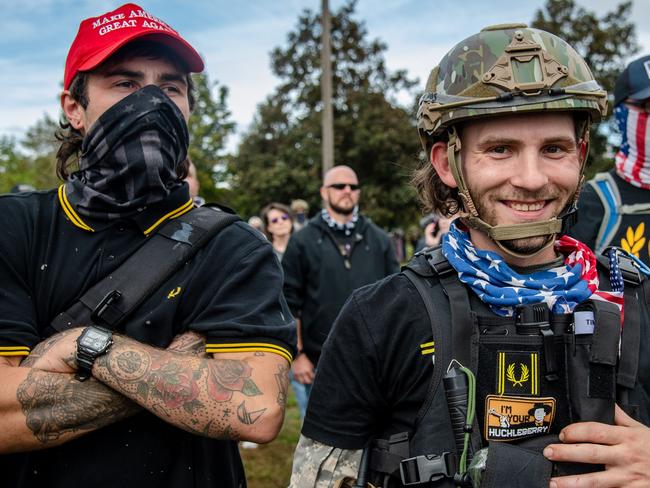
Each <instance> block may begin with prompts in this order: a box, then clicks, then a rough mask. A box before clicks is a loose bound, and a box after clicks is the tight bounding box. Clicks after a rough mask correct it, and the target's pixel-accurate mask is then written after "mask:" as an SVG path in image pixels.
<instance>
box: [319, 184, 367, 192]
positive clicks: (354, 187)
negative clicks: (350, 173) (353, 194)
mask: <svg viewBox="0 0 650 488" xmlns="http://www.w3.org/2000/svg"><path fill="white" fill-rule="evenodd" d="M346 186H349V187H350V190H352V191H357V190H358V189H359V188H361V187H360V186H359V185H355V184H353V183H332V184H331V185H327V188H334V189H335V190H345V187H346Z"/></svg>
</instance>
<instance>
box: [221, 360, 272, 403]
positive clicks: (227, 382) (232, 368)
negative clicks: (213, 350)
mask: <svg viewBox="0 0 650 488" xmlns="http://www.w3.org/2000/svg"><path fill="white" fill-rule="evenodd" d="M252 372H253V369H252V368H251V367H250V366H249V365H248V363H247V362H245V361H240V360H235V359H216V360H214V361H210V362H209V363H208V393H209V394H210V396H211V397H212V398H213V399H214V400H216V401H218V402H226V401H228V400H230V399H231V398H232V395H233V393H234V392H235V391H240V392H242V393H243V394H244V395H246V396H256V395H261V394H262V392H261V391H260V389H259V388H258V387H257V385H256V384H255V382H254V381H253V380H252V379H251V373H252Z"/></svg>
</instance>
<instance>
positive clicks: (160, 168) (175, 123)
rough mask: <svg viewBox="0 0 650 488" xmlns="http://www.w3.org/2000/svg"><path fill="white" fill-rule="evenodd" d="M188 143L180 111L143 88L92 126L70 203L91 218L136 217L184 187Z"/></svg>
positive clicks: (74, 177) (152, 90)
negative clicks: (179, 173) (183, 167)
mask: <svg viewBox="0 0 650 488" xmlns="http://www.w3.org/2000/svg"><path fill="white" fill-rule="evenodd" d="M188 144H189V134H188V129H187V124H186V123H185V119H184V118H183V114H182V112H181V111H180V110H179V108H178V107H177V106H176V104H175V103H174V102H172V101H171V100H170V99H169V97H167V95H165V94H164V93H163V91H162V90H161V89H160V88H158V87H157V86H155V85H148V86H145V87H144V88H142V89H140V90H138V91H137V92H135V93H132V94H131V95H129V96H128V97H126V98H124V99H123V100H121V101H119V102H118V103H116V104H115V105H113V106H112V107H111V108H109V109H108V110H107V111H106V112H104V113H103V114H102V116H101V117H100V118H99V119H98V120H97V121H96V122H95V123H94V124H93V125H92V126H91V128H90V130H89V131H88V133H87V134H86V137H85V138H84V140H83V144H82V147H81V151H82V152H81V158H80V161H79V171H77V172H75V173H73V174H72V175H71V176H70V178H69V180H68V184H67V185H66V193H67V196H68V200H69V201H70V203H71V204H72V206H73V207H74V209H75V210H76V211H77V212H78V213H79V214H80V215H84V216H87V217H91V218H97V219H102V220H114V219H119V218H124V217H129V216H132V215H135V214H137V213H138V212H141V211H142V210H144V209H145V208H146V207H147V206H149V205H152V204H155V203H157V202H160V201H162V200H164V199H165V198H166V197H167V196H168V195H169V194H170V193H171V192H172V191H173V190H175V189H177V188H178V187H180V186H181V185H183V182H182V181H181V180H180V179H179V178H178V177H177V176H176V168H177V167H178V166H179V165H180V164H181V163H182V162H183V161H184V160H185V157H186V156H187V147H188ZM187 198H188V199H189V193H188V197H187Z"/></svg>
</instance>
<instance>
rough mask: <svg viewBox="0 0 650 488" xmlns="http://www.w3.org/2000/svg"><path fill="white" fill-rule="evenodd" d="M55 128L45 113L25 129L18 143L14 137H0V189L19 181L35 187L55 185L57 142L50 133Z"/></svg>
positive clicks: (55, 124) (41, 187) (52, 120)
mask: <svg viewBox="0 0 650 488" xmlns="http://www.w3.org/2000/svg"><path fill="white" fill-rule="evenodd" d="M57 128H58V124H57V122H56V121H55V120H54V119H53V118H52V117H50V116H49V115H47V114H45V115H44V116H43V118H42V119H40V120H38V121H37V122H36V123H35V124H34V125H33V126H32V127H30V128H29V129H27V132H26V133H25V136H24V137H23V138H22V140H21V141H20V144H18V143H17V142H16V140H15V139H11V138H7V137H3V138H2V139H0V192H3V193H4V192H7V191H9V190H10V189H11V187H13V186H14V185H16V184H19V183H27V184H30V185H32V186H34V187H35V188H37V189H39V190H44V189H47V188H52V187H54V186H56V185H57V183H58V181H57V178H56V174H55V170H54V164H55V163H54V161H55V154H56V150H57V148H58V146H59V143H58V141H57V140H56V138H55V137H54V134H55V131H56V129H57ZM19 147H20V148H22V150H21V149H19Z"/></svg>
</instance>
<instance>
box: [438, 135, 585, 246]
mask: <svg viewBox="0 0 650 488" xmlns="http://www.w3.org/2000/svg"><path fill="white" fill-rule="evenodd" d="M580 132H582V134H583V137H582V138H581V140H582V143H581V144H580V151H581V154H580V159H581V165H580V182H579V183H578V188H577V189H576V191H575V193H574V194H573V198H572V199H571V203H570V204H569V205H567V207H566V208H565V209H564V210H563V211H562V212H561V213H560V215H558V216H557V217H553V218H552V219H548V220H542V221H539V222H525V223H522V224H512V225H490V224H488V223H487V222H485V221H484V220H483V219H481V217H480V216H479V214H478V211H477V210H476V205H475V204H474V201H473V200H472V196H471V194H470V192H469V189H468V188H467V185H466V184H465V179H464V178H463V174H462V171H461V156H460V149H461V142H460V139H459V138H458V133H457V132H456V128H455V127H450V128H449V142H448V143H447V159H448V161H449V168H450V169H451V173H452V175H453V177H454V181H455V182H456V184H457V185H458V194H459V196H460V198H461V200H462V201H463V207H464V209H465V211H464V212H462V213H461V214H460V217H461V219H462V220H463V222H464V223H465V224H466V225H467V226H468V227H471V228H472V229H477V230H480V231H483V232H485V233H486V234H487V235H488V236H489V237H490V239H492V240H493V241H494V242H495V244H496V245H497V246H498V247H499V249H501V250H502V251H503V252H505V253H507V254H509V255H511V256H513V257H516V258H531V257H533V256H536V255H537V254H539V253H540V252H542V251H543V250H545V249H546V248H548V247H550V246H552V245H553V243H554V242H555V238H554V237H555V235H556V234H563V233H566V232H567V231H568V229H569V228H570V226H571V225H573V224H574V223H575V219H576V211H577V202H578V196H579V195H580V190H581V188H582V184H583V182H584V174H583V172H584V168H585V164H586V160H587V154H588V153H589V151H588V144H589V142H588V141H589V129H588V125H587V124H585V127H583V128H580ZM540 236H546V242H545V243H544V245H543V246H542V247H541V248H540V249H538V250H536V251H534V252H531V253H519V252H515V251H513V250H511V249H508V248H507V247H505V246H504V245H503V244H502V242H501V241H509V240H513V239H524V238H528V237H540Z"/></svg>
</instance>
